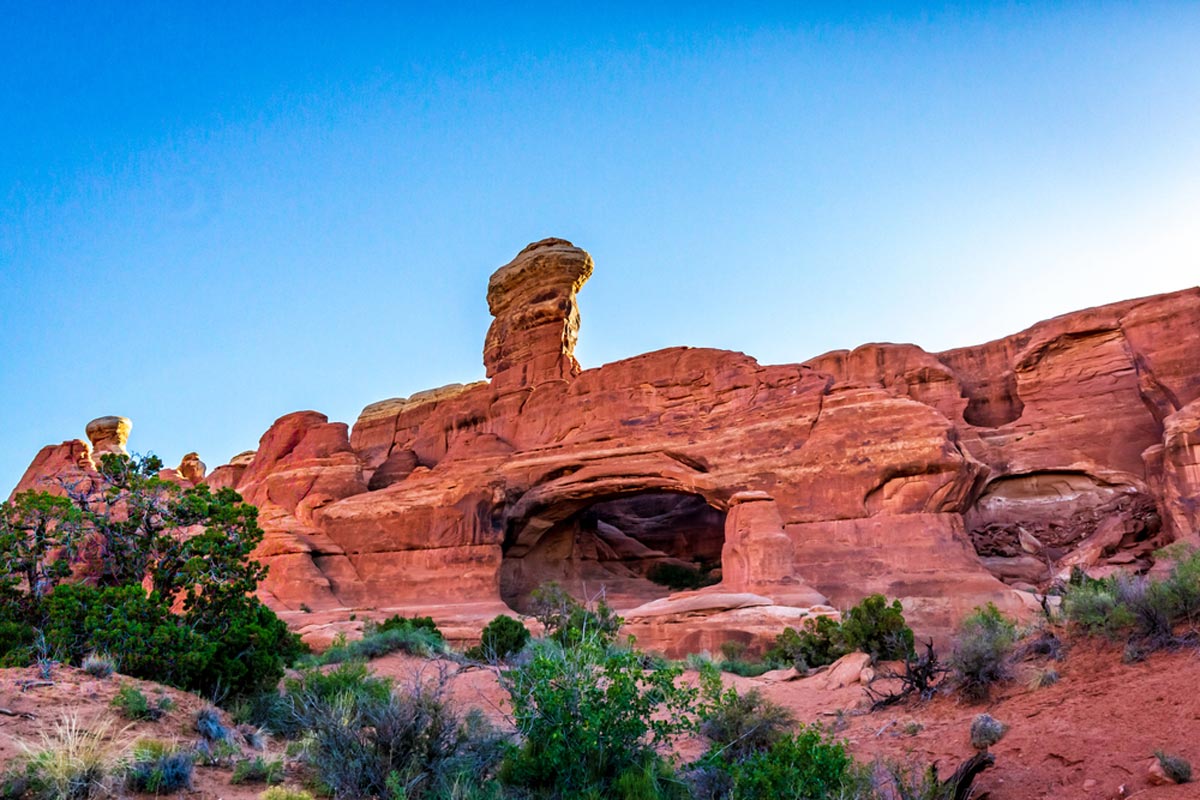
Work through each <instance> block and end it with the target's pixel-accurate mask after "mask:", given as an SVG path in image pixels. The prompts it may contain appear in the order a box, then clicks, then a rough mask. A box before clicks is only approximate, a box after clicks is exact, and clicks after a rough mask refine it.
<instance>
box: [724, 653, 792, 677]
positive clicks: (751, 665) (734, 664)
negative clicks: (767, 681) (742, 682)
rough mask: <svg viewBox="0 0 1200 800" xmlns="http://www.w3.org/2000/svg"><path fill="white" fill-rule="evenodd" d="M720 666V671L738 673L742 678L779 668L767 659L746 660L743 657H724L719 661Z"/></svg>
mask: <svg viewBox="0 0 1200 800" xmlns="http://www.w3.org/2000/svg"><path fill="white" fill-rule="evenodd" d="M720 666H721V671H722V672H729V673H731V674H733V675H740V676H741V677H743V678H757V677H758V676H759V675H762V674H763V673H764V672H770V671H771V670H773V669H778V668H779V667H778V666H777V665H775V664H772V663H771V662H769V661H747V660H746V659H744V658H738V659H726V660H724V661H722V662H721V665H720Z"/></svg>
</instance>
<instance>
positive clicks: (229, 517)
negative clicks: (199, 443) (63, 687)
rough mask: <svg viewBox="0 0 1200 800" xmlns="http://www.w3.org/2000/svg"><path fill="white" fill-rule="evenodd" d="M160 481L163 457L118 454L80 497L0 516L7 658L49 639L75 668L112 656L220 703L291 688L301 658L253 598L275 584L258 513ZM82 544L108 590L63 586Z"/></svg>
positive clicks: (0, 642)
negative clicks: (260, 552) (278, 686)
mask: <svg viewBox="0 0 1200 800" xmlns="http://www.w3.org/2000/svg"><path fill="white" fill-rule="evenodd" d="M161 468H162V462H161V461H160V460H159V459H157V458H155V457H154V456H147V457H145V458H138V457H129V456H124V455H118V454H112V453H109V454H105V455H103V456H102V457H101V459H100V464H99V465H98V477H97V479H96V481H95V482H94V483H93V484H88V487H89V488H87V489H86V490H85V488H79V487H68V488H67V493H68V494H69V495H70V497H69V498H63V497H54V496H52V495H49V494H47V493H44V492H40V493H38V492H27V493H23V494H22V495H19V496H18V497H17V498H14V501H13V502H11V503H3V504H0V659H2V660H4V661H6V662H8V663H13V662H14V660H19V659H22V658H26V657H27V656H28V652H29V648H28V643H29V642H30V641H31V634H32V631H33V629H38V630H40V632H41V633H42V634H44V637H45V641H46V643H47V645H48V646H49V648H50V650H51V651H52V652H55V653H60V654H61V657H62V658H64V659H65V660H67V661H69V662H70V663H72V664H75V665H80V664H82V662H83V659H84V658H86V657H87V655H88V653H89V652H91V651H104V652H108V653H109V654H111V655H112V656H113V657H114V658H115V659H116V660H118V661H119V662H120V663H121V666H122V670H123V671H124V672H125V673H126V674H129V675H132V676H134V677H140V678H151V679H153V680H156V681H159V682H162V683H167V684H170V685H172V686H177V687H180V688H185V689H190V690H195V691H199V692H201V693H203V694H206V695H209V696H217V695H225V694H232V695H235V696H236V695H239V694H244V693H250V692H253V691H255V690H257V689H259V688H263V687H266V686H270V685H273V684H274V683H276V682H277V681H278V680H279V678H280V677H282V675H283V667H284V665H285V664H286V663H289V662H290V660H291V659H292V658H294V657H295V656H296V655H297V654H298V653H299V652H301V649H302V648H301V645H300V643H299V639H298V638H297V637H295V636H294V635H293V634H291V633H290V632H289V631H288V630H287V627H286V626H285V625H284V624H283V622H281V621H280V620H279V619H278V618H277V617H276V616H275V615H274V614H273V613H272V612H271V611H270V610H269V609H267V608H266V607H265V606H263V605H262V603H261V602H259V601H258V600H257V599H256V598H255V597H254V596H253V593H254V590H255V589H256V588H257V586H258V583H259V581H261V580H262V578H263V577H265V575H266V568H265V567H263V566H262V565H261V564H259V563H258V562H257V561H255V560H254V559H252V558H250V554H251V552H252V551H253V550H254V548H255V546H256V545H257V544H258V543H259V542H260V541H261V540H262V535H263V533H262V529H261V528H259V527H258V523H257V513H258V512H257V510H256V509H255V508H254V507H253V506H251V505H248V504H246V503H243V502H242V500H241V497H240V496H239V495H238V494H237V493H236V492H234V491H233V490H232V489H228V488H226V489H221V490H218V491H216V492H213V491H212V490H210V489H209V487H208V486H206V485H203V484H201V485H199V486H195V487H191V488H183V487H180V486H178V485H176V484H173V483H171V482H169V481H166V480H163V479H161V478H159V477H158V472H159V470H161ZM185 531H186V534H185V533H184V532H185ZM82 542H87V544H88V548H87V551H88V552H87V557H88V558H89V559H90V561H89V571H90V573H92V574H94V575H95V579H96V585H88V586H83V585H79V584H72V583H67V582H64V579H65V578H67V577H68V576H69V575H70V573H71V568H72V565H73V564H74V563H76V562H78V561H79V560H80V558H81V550H82V548H81V547H79V544H80V543H82ZM146 583H148V584H149V587H150V589H149V591H147V589H145V588H143V584H146ZM173 611H179V613H173ZM23 626H28V627H29V629H30V632H29V633H27V632H25V631H24V630H22V627H23Z"/></svg>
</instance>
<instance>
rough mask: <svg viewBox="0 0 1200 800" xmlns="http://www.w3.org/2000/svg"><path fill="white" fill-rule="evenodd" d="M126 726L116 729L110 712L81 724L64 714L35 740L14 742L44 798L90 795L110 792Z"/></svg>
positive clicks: (125, 754) (85, 798) (123, 757)
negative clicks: (88, 722)
mask: <svg viewBox="0 0 1200 800" xmlns="http://www.w3.org/2000/svg"><path fill="white" fill-rule="evenodd" d="M132 744H133V742H132V740H131V738H130V736H129V726H128V725H126V726H124V727H121V728H118V727H117V726H116V724H115V723H114V721H113V719H112V717H108V716H105V717H102V718H100V719H99V720H97V721H96V722H94V723H92V724H90V725H85V724H84V723H83V722H82V721H81V720H80V718H79V716H78V715H77V714H75V713H72V712H67V713H64V714H63V715H62V716H60V717H59V718H58V719H57V720H56V721H55V722H54V723H53V724H51V725H50V726H49V727H48V728H47V729H43V730H41V731H39V738H38V740H36V741H33V742H29V741H19V742H17V745H18V746H19V747H20V749H21V751H22V752H23V753H24V754H25V758H26V759H27V763H28V764H29V767H30V769H31V772H32V775H33V777H34V778H35V780H36V782H37V784H38V788H40V789H42V790H43V793H44V794H45V796H47V797H54V798H63V799H64V800H90V798H95V797H111V796H112V794H113V788H114V786H115V785H116V784H117V783H118V782H119V781H120V778H121V776H122V773H123V771H124V769H125V766H126V764H127V762H128V758H129V753H130V748H131V747H132Z"/></svg>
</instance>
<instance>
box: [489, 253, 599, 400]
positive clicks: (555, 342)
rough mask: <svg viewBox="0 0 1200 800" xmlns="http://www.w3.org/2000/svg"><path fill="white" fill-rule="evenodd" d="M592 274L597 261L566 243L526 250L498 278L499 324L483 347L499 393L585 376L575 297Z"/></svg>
mask: <svg viewBox="0 0 1200 800" xmlns="http://www.w3.org/2000/svg"><path fill="white" fill-rule="evenodd" d="M591 274H592V257H591V256H590V255H588V254H587V251H585V250H581V249H580V248H578V247H575V246H574V245H573V244H571V243H570V242H568V241H566V240H565V239H543V240H541V241H540V242H534V243H533V244H531V245H529V246H528V247H526V248H525V249H524V250H522V251H521V252H520V253H518V254H517V257H516V258H514V259H513V260H512V261H510V262H509V263H508V264H505V265H504V266H503V267H501V268H500V269H498V270H496V272H495V273H494V274H493V275H492V278H491V280H490V281H489V282H488V294H487V299H488V309H489V310H490V311H491V312H492V316H493V317H494V319H493V320H492V325H491V327H490V328H488V332H487V339H485V340H484V344H483V364H484V366H485V367H487V376H488V377H489V378H491V379H492V384H493V385H494V386H496V387H497V388H498V389H501V390H505V389H519V388H522V387H526V386H535V385H537V384H539V383H545V382H547V381H553V380H563V379H567V378H572V377H574V376H575V375H577V374H578V373H579V362H577V361H576V360H575V341H576V339H577V338H578V337H579V307H578V306H577V305H576V304H575V294H576V293H577V292H578V291H579V289H580V287H582V286H583V284H584V282H586V281H587V279H588V278H589V277H591Z"/></svg>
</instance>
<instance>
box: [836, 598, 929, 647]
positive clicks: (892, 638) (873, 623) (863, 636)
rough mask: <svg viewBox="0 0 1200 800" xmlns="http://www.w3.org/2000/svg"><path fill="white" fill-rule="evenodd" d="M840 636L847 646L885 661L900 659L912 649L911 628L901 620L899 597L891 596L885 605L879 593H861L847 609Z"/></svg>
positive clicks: (902, 613)
mask: <svg viewBox="0 0 1200 800" xmlns="http://www.w3.org/2000/svg"><path fill="white" fill-rule="evenodd" d="M842 637H843V639H844V640H845V642H846V647H847V648H848V649H849V650H851V651H854V650H861V651H862V652H864V653H870V654H871V657H872V658H877V659H883V660H885V661H890V660H893V659H901V658H904V657H905V656H907V655H911V654H912V652H913V632H912V628H910V627H908V625H907V624H906V623H905V621H904V609H903V608H902V607H901V606H900V601H899V600H893V601H892V604H891V605H888V602H887V598H885V597H884V596H883V595H881V594H873V595H871V596H870V597H864V598H863V599H862V602H860V603H859V604H858V605H856V606H854V608H852V609H850V611H848V612H847V613H846V616H845V618H844V619H843V620H842Z"/></svg>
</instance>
